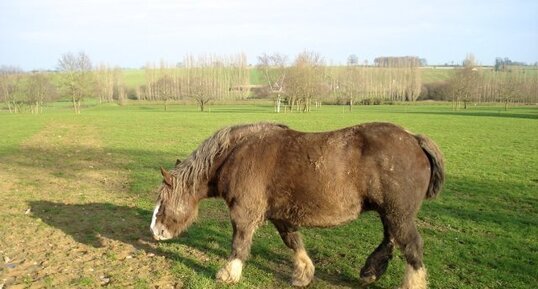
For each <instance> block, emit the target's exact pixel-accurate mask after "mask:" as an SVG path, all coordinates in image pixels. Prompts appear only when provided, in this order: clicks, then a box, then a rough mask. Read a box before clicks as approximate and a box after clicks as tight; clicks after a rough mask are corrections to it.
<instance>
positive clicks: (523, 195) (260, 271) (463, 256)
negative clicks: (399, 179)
mask: <svg viewBox="0 0 538 289" xmlns="http://www.w3.org/2000/svg"><path fill="white" fill-rule="evenodd" d="M256 121H275V122H281V123H285V124H287V125H289V126H291V127H292V128H294V129H297V130H303V131H324V130H331V129H337V128H341V127H345V126H349V125H353V124H357V123H362V122H369V121H390V122H394V123H397V124H399V125H402V126H404V127H406V128H408V129H409V130H411V131H414V132H417V133H423V134H426V135H428V136H430V137H431V138H432V139H434V140H435V141H436V142H437V143H438V144H439V146H440V147H441V149H442V151H443V152H444V155H445V158H446V171H447V183H446V186H445V189H444V191H443V192H442V193H441V196H440V197H439V198H438V199H436V200H433V201H426V202H425V203H424V205H423V207H422V209H421V212H420V213H419V221H418V224H419V230H420V232H421V233H422V236H423V239H424V243H425V260H424V261H425V263H426V266H427V268H428V272H429V280H430V286H431V288H476V289H478V288H531V287H533V285H531V284H538V270H537V268H538V240H537V236H538V195H537V193H538V153H537V152H538V142H537V141H536V140H537V139H538V109H537V108H536V107H514V108H511V109H510V110H508V111H504V110H503V108H502V107H500V106H487V107H473V108H470V109H468V110H465V111H464V110H460V111H457V112H453V111H451V108H450V107H449V106H448V105H415V106H413V105H394V106H358V107H355V108H354V109H353V111H352V112H349V111H348V109H347V107H339V106H324V107H322V108H320V109H317V110H315V111H313V112H311V113H306V114H305V113H285V114H284V113H281V114H275V113H273V112H272V107H271V106H265V105H222V106H212V107H211V112H206V113H201V112H198V109H197V108H196V107H195V106H180V105H173V106H171V107H170V108H169V110H168V111H167V112H164V111H163V108H162V106H160V105H129V106H125V107H119V106H114V105H102V106H91V107H88V108H86V109H83V111H82V114H81V115H79V116H75V115H73V114H72V112H71V111H69V110H68V108H66V107H64V106H62V105H54V106H52V107H50V108H49V109H48V110H47V112H46V113H45V114H42V115H37V116H34V115H29V114H22V115H9V114H7V113H0V124H1V126H0V136H2V137H0V154H10V153H13V152H14V151H16V150H17V148H18V146H19V145H20V144H21V143H22V142H23V141H24V140H25V139H26V138H28V137H30V136H31V135H33V134H35V133H36V132H38V131H39V130H40V129H41V128H43V127H45V126H47V125H55V124H62V123H68V124H75V125H79V126H82V127H92V128H95V129H96V131H97V132H98V133H99V135H100V137H101V139H102V141H103V142H104V144H103V145H104V147H105V151H107V152H110V153H111V156H112V157H113V158H119V159H126V160H128V161H127V162H122V163H120V166H121V169H122V170H123V171H124V173H125V174H126V175H127V176H128V178H129V184H128V190H129V193H130V194H132V195H133V196H136V200H137V203H136V204H134V205H136V210H137V211H136V214H137V215H140V216H141V218H145V219H147V220H148V223H149V219H150V218H151V209H152V205H153V201H154V199H153V198H154V196H153V194H152V191H153V190H154V189H155V188H156V186H157V185H158V184H159V182H160V175H159V167H160V166H164V167H172V166H173V164H174V162H175V159H176V158H184V157H186V156H187V155H188V154H190V152H192V150H194V149H195V148H196V147H197V145H198V144H200V142H201V141H202V140H204V139H205V138H207V137H209V136H210V135H211V134H212V133H213V132H214V131H215V130H217V129H219V128H221V127H223V126H226V125H229V124H237V123H246V122H256ZM54 161H57V160H51V162H54ZM111 209H113V208H111ZM102 234H106V232H102ZM303 234H304V238H305V243H306V246H307V250H308V251H309V253H310V255H311V257H312V259H313V261H314V263H315V265H316V279H315V280H314V283H313V284H312V285H311V286H310V288H326V287H337V286H349V287H356V286H357V284H358V272H359V270H360V268H361V266H362V264H363V262H364V260H365V259H366V257H367V256H368V255H369V254H370V253H371V252H372V251H373V250H374V249H375V247H376V246H377V245H378V243H379V242H380V240H381V238H382V228H381V223H380V221H379V220H378V217H377V216H376V215H375V214H374V213H366V214H363V215H362V216H361V217H360V218H359V219H358V220H357V221H355V222H353V223H351V224H347V225H345V226H341V227H336V228H331V229H305V230H303ZM230 240H231V226H230V224H229V219H228V216H227V209H226V207H225V205H224V204H223V202H222V201H220V200H207V201H204V202H203V203H202V206H201V212H200V217H199V221H198V222H197V223H196V224H194V225H193V226H192V227H191V228H190V229H189V230H188V231H187V232H186V233H185V234H183V235H181V236H180V237H179V238H177V239H174V240H171V241H167V242H164V243H162V244H161V245H160V246H159V250H160V252H162V253H163V254H165V255H166V256H167V258H168V259H170V260H172V264H173V265H172V268H171V269H170V270H172V271H173V273H174V275H175V276H176V278H178V280H180V281H181V283H182V284H183V285H184V286H185V287H186V288H212V287H218V288H220V287H228V286H222V285H216V284H215V283H214V275H215V273H216V271H217V270H218V268H219V267H220V266H221V265H222V264H223V262H224V259H225V258H226V257H227V254H228V253H229V250H230V249H229V247H230ZM108 257H109V258H108V260H109V262H116V260H115V258H113V257H111V256H108ZM290 258H291V253H290V252H289V250H288V249H287V248H286V247H285V246H284V245H283V243H282V241H281V240H280V239H279V237H278V234H277V233H276V230H275V229H274V228H272V227H271V226H270V225H265V226H262V227H261V228H260V229H259V230H258V231H257V233H256V235H255V239H254V244H253V247H252V257H251V258H250V259H249V260H248V261H247V265H246V267H245V269H244V273H243V278H242V281H241V283H240V284H238V285H235V286H233V288H252V287H258V288H281V287H286V286H288V281H289V276H290V273H291V270H292V265H291V262H290ZM117 262H121V261H117ZM403 269H404V261H403V259H402V256H401V254H400V253H397V254H396V256H395V258H394V259H393V261H392V262H391V264H390V266H389V269H388V271H387V273H386V274H385V275H384V276H383V277H382V279H381V280H380V281H379V282H378V283H376V284H375V285H372V286H371V287H370V288H394V287H395V286H397V285H398V284H399V282H400V281H401V279H402V276H403ZM91 282H92V280H90V279H87V278H81V279H78V280H76V281H75V282H74V285H76V286H79V287H82V286H90V285H92V283H91ZM146 285H147V284H146V282H145V280H144V279H140V280H139V281H137V286H138V287H139V288H145V287H147V286H146Z"/></svg>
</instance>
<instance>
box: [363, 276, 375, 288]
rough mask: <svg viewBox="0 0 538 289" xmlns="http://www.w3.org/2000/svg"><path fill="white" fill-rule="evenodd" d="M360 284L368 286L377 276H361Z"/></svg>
mask: <svg viewBox="0 0 538 289" xmlns="http://www.w3.org/2000/svg"><path fill="white" fill-rule="evenodd" d="M360 280H361V286H368V285H370V284H372V283H374V282H375V281H376V280H377V278H376V276H375V275H370V276H361V279H360Z"/></svg>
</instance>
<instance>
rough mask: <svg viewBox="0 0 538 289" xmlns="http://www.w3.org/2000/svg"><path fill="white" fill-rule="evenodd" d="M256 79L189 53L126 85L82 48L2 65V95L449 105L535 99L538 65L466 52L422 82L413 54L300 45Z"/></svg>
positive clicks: (17, 106) (31, 99)
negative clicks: (335, 53)
mask: <svg viewBox="0 0 538 289" xmlns="http://www.w3.org/2000/svg"><path fill="white" fill-rule="evenodd" d="M257 60H258V61H257V65H256V69H255V71H254V72H255V73H256V74H257V76H258V78H259V79H258V82H257V84H256V85H252V84H251V81H250V78H251V74H252V72H253V70H252V68H251V67H249V65H248V63H247V59H246V56H245V54H236V55H231V56H226V57H224V56H217V55H204V56H197V57H195V56H192V55H187V56H185V57H184V58H183V61H182V62H180V63H178V64H176V65H171V64H168V63H166V62H164V61H161V62H160V63H159V64H155V63H148V64H147V65H146V66H145V67H144V79H145V80H144V83H142V84H140V85H138V86H135V87H129V86H128V85H126V83H125V80H124V77H123V72H122V70H121V69H120V68H118V67H111V66H108V65H105V64H101V65H97V66H94V65H92V62H91V60H90V58H89V57H88V56H87V55H86V54H85V53H84V52H80V53H78V54H73V53H66V54H64V55H62V56H61V57H60V59H59V60H58V71H57V72H32V73H25V72H23V71H22V70H20V69H18V68H16V67H7V66H2V67H0V101H3V102H4V103H5V105H6V106H7V109H8V110H9V111H10V112H21V111H25V110H27V111H31V112H32V113H39V112H41V111H42V108H43V106H44V105H45V104H46V103H47V102H51V101H55V100H57V99H59V98H61V97H63V98H64V99H65V98H68V99H69V101H70V102H71V103H72V107H73V110H74V111H75V113H80V107H81V103H82V102H83V100H84V99H86V98H96V99H97V100H98V102H99V103H105V102H117V103H119V104H120V105H123V104H124V103H125V102H126V100H127V99H137V100H146V101H157V102H161V103H163V104H164V109H165V110H167V109H168V105H169V103H170V102H171V101H174V102H177V101H194V102H196V103H197V104H198V106H199V107H200V110H201V111H204V109H205V107H206V106H207V104H208V103H210V102H212V101H216V100H238V99H245V98H248V97H258V98H271V99H273V100H274V104H275V111H276V112H280V111H282V110H284V111H305V112H307V111H310V110H311V109H312V106H319V105H321V103H335V104H346V105H349V109H350V110H351V109H352V107H353V105H355V104H357V103H359V104H380V103H383V102H385V103H387V102H388V103H391V102H400V101H411V102H412V101H416V100H417V99H434V100H445V101H451V102H452V104H453V107H454V109H459V108H460V107H463V108H467V105H468V103H471V102H473V103H480V102H501V103H504V104H505V107H507V106H508V104H509V103H515V102H519V103H538V95H537V94H538V73H537V72H538V71H532V70H529V69H528V67H522V66H517V65H514V63H516V64H517V62H512V61H509V60H508V59H506V58H505V59H504V60H503V59H500V58H498V59H497V60H496V61H497V62H496V64H498V65H496V67H495V69H489V70H484V69H482V68H481V67H480V66H478V65H477V63H476V61H475V59H474V56H472V55H469V56H467V58H466V59H465V60H464V61H463V63H462V65H461V66H460V67H457V68H454V69H453V73H451V76H450V77H449V78H448V79H447V80H444V81H440V82H434V83H423V81H422V70H421V66H423V65H424V64H425V63H426V61H425V59H422V58H418V57H414V56H403V57H378V58H376V59H374V63H373V64H371V65H370V64H368V62H367V61H364V62H362V63H361V62H360V61H359V60H358V57H356V56H355V55H352V56H350V57H349V58H348V61H347V64H346V65H345V66H333V65H327V63H326V61H325V59H324V58H323V57H322V56H321V55H319V54H318V53H315V52H311V51H305V52H302V53H300V54H298V55H297V56H296V57H295V58H294V59H293V60H292V61H290V60H289V58H288V57H287V56H286V55H282V54H279V53H273V54H262V55H260V56H258V58H257Z"/></svg>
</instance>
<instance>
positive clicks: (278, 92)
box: [257, 53, 288, 113]
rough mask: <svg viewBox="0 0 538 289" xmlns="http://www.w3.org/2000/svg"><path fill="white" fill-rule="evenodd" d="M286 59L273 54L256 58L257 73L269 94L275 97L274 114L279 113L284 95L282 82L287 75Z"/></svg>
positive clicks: (280, 55) (283, 56)
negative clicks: (261, 77) (259, 74)
mask: <svg viewBox="0 0 538 289" xmlns="http://www.w3.org/2000/svg"><path fill="white" fill-rule="evenodd" d="M287 62H288V57H287V56H285V55H282V54H278V53H274V54H271V55H268V54H265V53H264V54H262V55H260V56H258V65H257V68H258V71H259V72H260V73H261V74H262V76H263V79H264V81H265V83H266V85H267V87H268V88H269V93H270V94H271V95H273V96H274V97H275V112H277V113H278V112H280V104H281V102H282V95H283V93H284V81H285V79H286V75H287V72H288V71H287V69H286V63H287Z"/></svg>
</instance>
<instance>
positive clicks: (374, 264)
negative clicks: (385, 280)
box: [360, 215, 394, 285]
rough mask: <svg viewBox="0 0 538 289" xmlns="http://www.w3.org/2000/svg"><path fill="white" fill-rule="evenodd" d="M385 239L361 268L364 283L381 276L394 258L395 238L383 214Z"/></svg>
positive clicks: (366, 283) (373, 280) (369, 282)
mask: <svg viewBox="0 0 538 289" xmlns="http://www.w3.org/2000/svg"><path fill="white" fill-rule="evenodd" d="M381 221H382V222H383V241H381V244H379V246H377V248H376V249H375V251H374V252H372V254H370V256H368V258H367V259H366V263H365V264H364V267H362V269H361V273H360V276H361V281H362V283H363V284H364V285H368V284H371V283H373V282H375V281H377V280H379V278H380V277H381V275H383V273H385V271H386V270H387V267H388V265H389V261H390V260H391V259H392V251H393V249H394V239H393V238H392V237H391V232H390V225H389V223H388V222H387V220H386V218H385V217H384V216H383V215H382V216H381Z"/></svg>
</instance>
